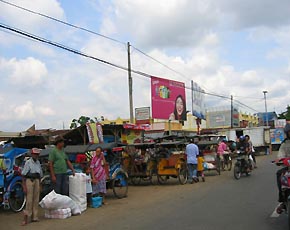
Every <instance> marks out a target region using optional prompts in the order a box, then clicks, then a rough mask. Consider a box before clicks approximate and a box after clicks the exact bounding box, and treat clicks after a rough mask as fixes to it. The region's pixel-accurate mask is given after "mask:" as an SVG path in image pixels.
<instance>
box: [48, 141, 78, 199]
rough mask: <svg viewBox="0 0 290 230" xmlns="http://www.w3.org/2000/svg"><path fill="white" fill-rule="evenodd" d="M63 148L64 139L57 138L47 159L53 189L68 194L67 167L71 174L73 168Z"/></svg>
mask: <svg viewBox="0 0 290 230" xmlns="http://www.w3.org/2000/svg"><path fill="white" fill-rule="evenodd" d="M63 148H64V140H63V139H61V138H59V139H57V140H56V142H55V148H54V149H53V150H52V151H51V152H50V153H49V157H48V160H49V169H50V177H51V181H52V184H53V189H54V191H55V192H56V193H58V194H61V195H65V196H68V194H69V184H68V175H67V169H68V168H69V169H71V170H72V173H73V176H74V175H75V170H74V168H73V166H72V163H71V162H70V160H69V159H68V156H67V155H66V154H65V152H64V150H63Z"/></svg>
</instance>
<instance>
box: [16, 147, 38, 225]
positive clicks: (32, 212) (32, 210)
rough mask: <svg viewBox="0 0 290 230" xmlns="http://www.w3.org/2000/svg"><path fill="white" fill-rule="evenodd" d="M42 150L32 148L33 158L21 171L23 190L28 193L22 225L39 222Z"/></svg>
mask: <svg viewBox="0 0 290 230" xmlns="http://www.w3.org/2000/svg"><path fill="white" fill-rule="evenodd" d="M39 154H40V150H39V149H37V148H33V149H32V150H31V158H30V159H29V160H27V161H26V162H25V165H24V168H23V170H22V172H21V174H22V176H23V179H22V184H23V190H24V193H25V194H26V208H25V210H24V220H23V222H22V225H26V224H28V223H29V222H30V221H31V222H38V221H39V219H38V202H39V184H40V179H41V178H42V177H43V172H42V169H41V165H40V162H39V160H38V156H39Z"/></svg>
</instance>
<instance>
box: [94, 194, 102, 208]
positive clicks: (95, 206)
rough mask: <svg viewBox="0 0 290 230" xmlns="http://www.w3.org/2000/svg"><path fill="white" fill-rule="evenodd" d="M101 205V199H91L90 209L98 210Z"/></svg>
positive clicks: (99, 197)
mask: <svg viewBox="0 0 290 230" xmlns="http://www.w3.org/2000/svg"><path fill="white" fill-rule="evenodd" d="M102 203H103V197H101V196H96V197H92V208H99V207H101V206H102Z"/></svg>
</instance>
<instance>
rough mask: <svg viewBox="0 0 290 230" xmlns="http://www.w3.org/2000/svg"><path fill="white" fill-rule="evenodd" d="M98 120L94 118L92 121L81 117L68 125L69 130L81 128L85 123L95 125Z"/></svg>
mask: <svg viewBox="0 0 290 230" xmlns="http://www.w3.org/2000/svg"><path fill="white" fill-rule="evenodd" d="M96 121H98V119H97V118H96V117H95V118H94V119H92V118H90V117H86V116H81V117H79V119H73V120H72V121H71V124H70V129H76V128H77V127H80V126H83V125H85V124H86V123H88V122H89V123H95V122H96Z"/></svg>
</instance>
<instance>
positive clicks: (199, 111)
mask: <svg viewBox="0 0 290 230" xmlns="http://www.w3.org/2000/svg"><path fill="white" fill-rule="evenodd" d="M192 92H193V94H192V96H193V98H192V115H194V116H196V117H197V118H200V119H204V120H205V105H204V90H203V89H202V88H200V87H199V85H198V84H197V83H195V82H194V83H193V82H192Z"/></svg>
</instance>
